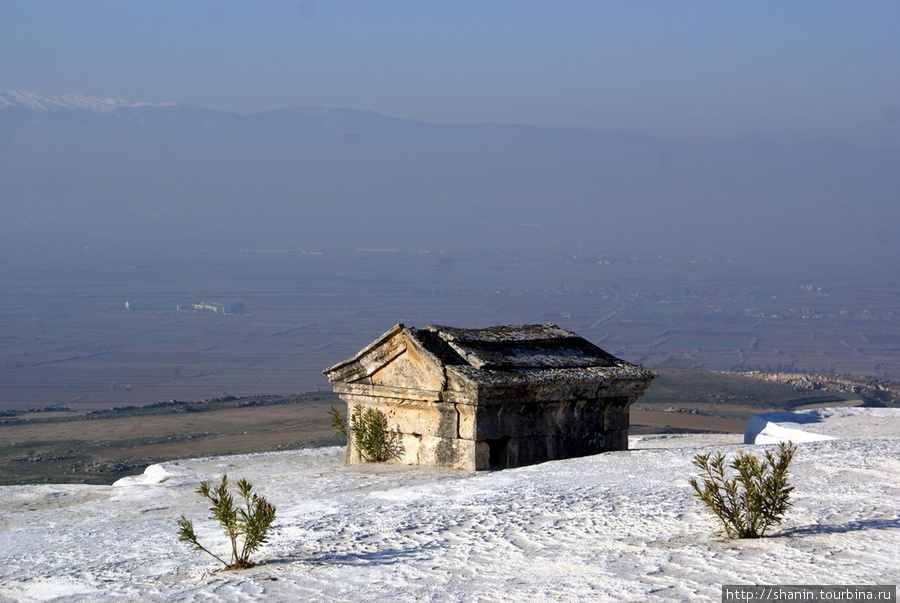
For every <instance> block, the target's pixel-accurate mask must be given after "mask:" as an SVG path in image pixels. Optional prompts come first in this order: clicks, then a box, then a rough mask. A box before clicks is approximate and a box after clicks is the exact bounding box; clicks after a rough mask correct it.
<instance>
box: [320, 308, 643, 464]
mask: <svg viewBox="0 0 900 603" xmlns="http://www.w3.org/2000/svg"><path fill="white" fill-rule="evenodd" d="M324 372H325V375H326V376H327V377H328V380H329V381H330V382H331V383H332V385H333V386H334V390H335V391H336V392H337V393H339V394H340V396H341V398H342V399H343V400H345V401H346V402H347V405H348V412H349V409H352V408H353V407H354V406H355V405H361V406H362V407H373V408H376V409H379V410H381V411H382V412H384V413H385V415H386V417H387V419H388V426H389V428H390V429H391V430H392V431H395V432H396V433H397V435H396V438H397V441H398V444H399V446H398V448H399V456H398V457H397V459H396V460H397V461H398V462H402V463H409V464H419V465H441V466H447V467H458V468H460V469H471V470H480V469H489V468H500V467H518V466H521V465H529V464H533V463H540V462H542V461H548V460H553V459H563V458H571V457H576V456H584V455H589V454H596V453H599V452H606V451H610V450H626V449H627V448H628V421H629V418H628V408H629V406H630V405H631V404H632V403H633V402H634V401H635V400H636V399H637V398H638V396H640V395H641V394H642V393H643V392H644V390H645V389H646V388H647V386H648V385H649V384H650V381H651V380H652V379H653V377H654V375H653V373H651V372H650V371H648V370H646V369H644V368H642V367H640V366H637V365H634V364H630V363H628V362H624V361H622V360H619V359H618V358H615V357H614V356H612V355H610V354H608V353H606V352H604V351H603V350H601V349H600V348H598V347H597V346H595V345H594V344H592V343H590V342H589V341H587V340H585V339H583V338H581V337H579V336H578V335H576V334H575V333H573V332H571V331H566V330H564V329H560V328H559V327H557V326H556V325H552V324H538V325H515V326H497V327H489V328H486V329H459V328H452V327H443V326H430V327H425V328H424V329H416V328H412V327H405V326H403V325H402V324H399V325H397V326H395V327H393V328H392V329H390V330H389V331H388V332H387V333H385V334H384V335H382V336H381V337H379V338H378V339H376V340H375V341H374V342H372V343H371V344H369V345H368V346H366V347H365V348H364V349H363V350H361V351H360V352H359V353H358V354H356V355H355V356H354V357H353V358H350V359H349V360H346V361H344V362H341V363H339V364H336V365H335V366H332V367H331V368H329V369H326V370H325V371H324ZM347 462H349V463H353V462H360V457H359V452H358V451H357V450H355V447H354V446H352V445H351V444H350V443H348V448H347Z"/></svg>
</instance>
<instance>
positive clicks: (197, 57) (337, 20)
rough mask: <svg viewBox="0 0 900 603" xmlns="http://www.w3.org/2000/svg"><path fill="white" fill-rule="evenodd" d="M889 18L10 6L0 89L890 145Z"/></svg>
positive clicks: (578, 5) (224, 5)
mask: <svg viewBox="0 0 900 603" xmlns="http://www.w3.org/2000/svg"><path fill="white" fill-rule="evenodd" d="M898 26H900V5H898V4H897V3H892V2H883V1H869V0H863V1H859V2H813V1H807V0H801V1H796V2H789V3H785V2H775V1H763V2H754V3H716V2H699V1H689V2H663V1H651V2H588V1H569V2H562V3H548V2H531V1H511V0H510V1H496V2H473V1H463V2H454V3H425V2H414V1H388V2H363V1H341V0H336V1H331V2H312V1H292V2H286V1H267V2H262V3H257V2H237V1H230V0H224V1H223V0H216V1H212V0H210V1H195V2H189V3H185V2H175V1H170V0H160V1H154V2H115V1H111V0H98V1H93V2H74V1H64V0H45V1H42V2H32V1H25V0H7V1H6V2H4V3H3V5H2V7H0V90H15V89H18V90H33V91H37V92H41V93H45V94H55V95H59V94H85V95H89V96H97V97H124V98H128V99H131V100H135V101H145V102H172V101H174V102H182V103H188V104H195V105H201V106H205V107H212V108H217V109H224V110H228V111H235V112H239V113H251V112H255V111H262V110H266V109H273V108H278V107H284V106H292V105H320V106H330V107H350V108H355V109H368V110H373V111H378V112H380V113H383V114H386V115H392V116H396V117H407V118H412V119H417V120H422V121H436V122H451V123H457V122H500V123H523V124H530V125H539V126H575V127H582V128H589V129H594V130H600V131H615V130H622V131H630V132H638V133H644V134H650V135H654V136H661V137H665V138H674V139H678V140H684V141H694V142H708V141H716V140H723V139H728V138H733V137H737V136H741V135H744V134H756V135H760V136H763V137H765V138H768V139H771V140H775V141H778V142H797V141H800V140H808V139H811V138H821V137H835V138H841V139H843V140H847V141H849V142H852V143H854V144H857V145H860V146H863V147H883V146H900V78H897V77H896V74H897V73H898V72H900V36H897V35H896V31H897V30H898Z"/></svg>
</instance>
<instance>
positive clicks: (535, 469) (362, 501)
mask: <svg viewBox="0 0 900 603" xmlns="http://www.w3.org/2000/svg"><path fill="white" fill-rule="evenodd" d="M894 412H896V411H894ZM856 414H858V411H857V413H856ZM853 416H854V413H846V414H842V413H841V412H840V411H836V412H835V413H832V414H831V415H830V417H829V418H828V419H827V420H828V421H832V422H837V423H838V424H839V425H843V433H844V435H845V436H847V437H845V438H843V439H835V440H829V441H821V442H813V443H805V444H801V445H799V446H798V451H797V454H796V457H795V461H794V465H793V474H792V475H793V477H792V481H793V483H794V484H795V486H796V491H795V496H794V500H795V506H794V507H793V508H792V509H791V510H790V511H789V513H788V515H787V518H786V521H785V523H784V524H783V526H781V528H780V529H777V530H776V531H775V532H774V533H773V535H772V537H770V538H765V539H760V540H746V541H729V540H723V539H722V538H720V537H718V536H716V535H715V532H716V530H717V525H716V524H715V523H714V522H713V520H712V519H711V518H710V517H709V516H708V515H707V514H706V512H705V511H704V509H703V508H701V507H700V505H699V503H697V502H696V501H695V500H694V499H693V498H692V496H691V492H690V488H689V486H688V478H689V477H690V476H691V475H693V474H694V472H695V471H694V468H693V467H692V465H691V459H692V457H693V456H694V455H695V454H697V453H698V452H704V451H714V450H723V451H733V450H735V449H736V448H737V444H736V443H735V442H736V441H738V440H739V436H730V435H689V436H643V437H640V438H635V439H634V441H633V447H634V449H633V450H631V451H628V452H617V453H607V454H602V455H598V456H593V457H586V458H581V459H573V460H567V461H557V462H551V463H545V464H542V465H536V466H532V467H525V468H521V469H513V470H506V471H498V472H489V473H479V474H472V473H466V472H461V471H452V470H443V469H434V468H414V467H398V466H349V467H348V466H343V465H342V454H341V450H340V449H337V448H324V449H317V450H307V451H292V452H279V453H267V454H258V455H247V456H232V457H214V458H206V459H196V460H190V461H173V462H169V463H164V464H162V465H154V466H152V467H150V468H149V469H148V470H147V471H146V473H145V474H144V475H143V476H139V477H132V478H126V479H123V480H120V481H119V482H117V484H116V485H114V486H75V485H69V486H66V485H45V486H7V487H2V488H0V509H2V514H0V551H2V552H0V562H2V563H0V601H3V602H6V601H63V600H65V601H98V600H103V601H120V600H121V601H125V600H129V601H133V600H141V601H163V600H165V601H199V600H208V599H209V598H214V599H215V600H217V601H241V600H248V599H249V600H260V599H263V598H265V599H266V600H267V601H296V600H313V599H314V600H319V601H347V600H389V599H392V600H396V601H412V600H466V601H499V600H518V601H545V600H563V601H576V600H577V601H622V600H625V601H647V600H673V599H674V600H685V601H687V600H691V601H719V600H720V597H721V585H723V584H897V583H898V582H900V570H898V568H900V547H898V546H897V544H898V534H900V531H898V530H900V461H898V460H897V459H898V458H900V427H898V429H897V431H896V432H895V435H893V436H891V437H882V438H865V437H860V436H863V435H864V434H862V433H860V432H859V431H858V430H856V429H855V428H854V423H853ZM887 420H891V421H894V422H900V418H898V417H897V416H894V417H893V418H891V419H887ZM221 473H228V474H229V476H230V477H231V478H232V479H237V478H239V477H248V478H250V479H251V480H252V481H253V482H254V484H255V485H256V486H257V488H258V490H259V491H260V492H261V493H262V494H264V495H266V496H267V497H268V498H269V499H270V500H271V501H272V502H273V503H274V504H275V505H276V506H277V507H278V518H277V520H276V523H275V526H274V534H273V537H272V538H271V540H270V542H269V544H268V545H266V546H265V547H264V548H263V549H262V550H261V551H260V553H259V555H258V559H259V561H260V564H259V565H258V566H256V567H254V568H251V569H250V570H246V571H241V572H221V573H216V574H209V573H208V572H209V571H211V570H213V569H215V562H214V561H211V558H208V557H206V556H205V555H202V554H201V553H194V552H191V551H189V550H188V548H187V547H186V546H184V545H183V544H182V543H179V542H177V540H176V537H175V533H176V520H177V518H178V517H179V516H180V515H181V514H182V513H185V514H187V516H188V517H190V518H192V519H193V520H194V521H195V524H197V527H198V528H199V530H198V531H199V533H200V538H201V540H202V541H205V542H206V543H208V544H210V545H211V546H213V547H214V548H216V549H219V550H222V547H223V546H224V544H225V543H224V542H223V541H222V539H221V536H219V535H218V534H217V531H216V530H213V529H212V526H211V524H210V522H207V521H206V520H205V519H204V516H205V515H206V509H205V505H204V504H203V501H202V500H201V499H200V498H199V497H198V496H196V495H195V494H194V493H193V490H194V489H196V487H197V484H198V482H199V481H200V480H201V479H215V478H216V477H217V476H218V475H220V474H221Z"/></svg>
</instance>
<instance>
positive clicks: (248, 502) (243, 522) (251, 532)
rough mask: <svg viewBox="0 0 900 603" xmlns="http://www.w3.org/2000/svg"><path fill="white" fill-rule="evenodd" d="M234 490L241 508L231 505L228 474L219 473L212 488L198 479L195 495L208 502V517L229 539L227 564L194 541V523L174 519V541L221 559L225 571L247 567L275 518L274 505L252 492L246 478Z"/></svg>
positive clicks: (182, 517)
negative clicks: (219, 479)
mask: <svg viewBox="0 0 900 603" xmlns="http://www.w3.org/2000/svg"><path fill="white" fill-rule="evenodd" d="M237 489H238V493H239V494H240V495H241V497H242V498H243V499H244V502H245V506H244V507H240V506H238V507H235V504H234V497H233V496H232V495H231V493H230V492H229V491H228V476H227V475H223V476H222V481H221V482H219V485H218V486H216V487H214V488H213V487H211V486H210V484H209V482H200V488H199V489H198V490H197V494H199V495H200V496H202V497H204V498H207V499H209V500H210V502H212V506H211V507H210V508H209V512H210V519H214V520H216V521H218V522H219V524H220V525H221V526H222V528H223V529H224V530H225V535H226V536H227V537H228V539H229V540H230V541H231V563H228V562H226V561H225V560H224V559H222V558H221V557H219V556H218V555H216V554H215V553H213V552H212V551H210V550H209V549H207V548H206V547H204V546H203V545H202V544H200V543H199V542H198V541H197V536H196V534H195V533H194V524H193V523H192V522H191V521H190V520H189V519H187V518H186V517H185V516H184V515H182V516H181V519H179V520H178V527H179V531H178V540H180V541H182V542H188V543H190V544H191V545H192V548H193V550H195V551H203V552H204V553H208V554H209V555H212V556H213V557H215V558H216V559H218V560H219V561H221V562H222V563H223V564H224V565H225V567H224V569H226V570H234V569H243V568H247V567H251V566H252V565H253V564H252V563H250V555H251V554H253V553H254V552H255V551H256V550H257V549H258V548H259V547H260V546H262V545H263V544H264V543H265V542H266V532H267V531H268V530H269V527H270V526H271V525H272V522H273V521H274V520H275V507H273V506H272V505H271V504H269V502H268V501H267V500H266V499H265V498H263V497H262V496H257V495H256V494H253V493H252V490H253V486H252V485H251V484H250V482H248V481H247V480H244V479H242V480H240V481H239V482H238V483H237Z"/></svg>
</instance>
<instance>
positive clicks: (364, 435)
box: [331, 404, 402, 463]
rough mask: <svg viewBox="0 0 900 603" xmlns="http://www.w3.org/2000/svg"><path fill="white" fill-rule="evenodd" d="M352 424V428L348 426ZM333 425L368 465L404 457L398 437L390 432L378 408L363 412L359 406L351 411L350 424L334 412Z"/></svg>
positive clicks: (365, 409) (364, 409)
mask: <svg viewBox="0 0 900 603" xmlns="http://www.w3.org/2000/svg"><path fill="white" fill-rule="evenodd" d="M348 423H349V424H348ZM331 425H332V426H333V427H334V429H335V430H336V431H337V432H338V433H340V434H342V435H343V436H344V437H345V438H347V440H348V441H349V442H350V443H351V444H352V445H353V446H355V447H356V449H357V450H359V455H360V457H362V459H363V460H364V461H365V462H367V463H383V462H385V461H389V460H392V459H395V458H397V457H399V456H400V454H401V453H402V447H401V446H400V443H399V442H398V439H397V434H396V433H395V432H392V431H390V430H389V429H388V421H387V417H386V416H385V414H384V413H383V412H381V411H380V410H378V409H377V408H363V407H362V406H360V405H359V404H357V405H355V406H354V407H353V408H352V409H351V410H350V420H349V422H348V421H345V420H344V417H342V416H341V412H340V411H339V410H338V409H336V408H334V407H332V408H331Z"/></svg>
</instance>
